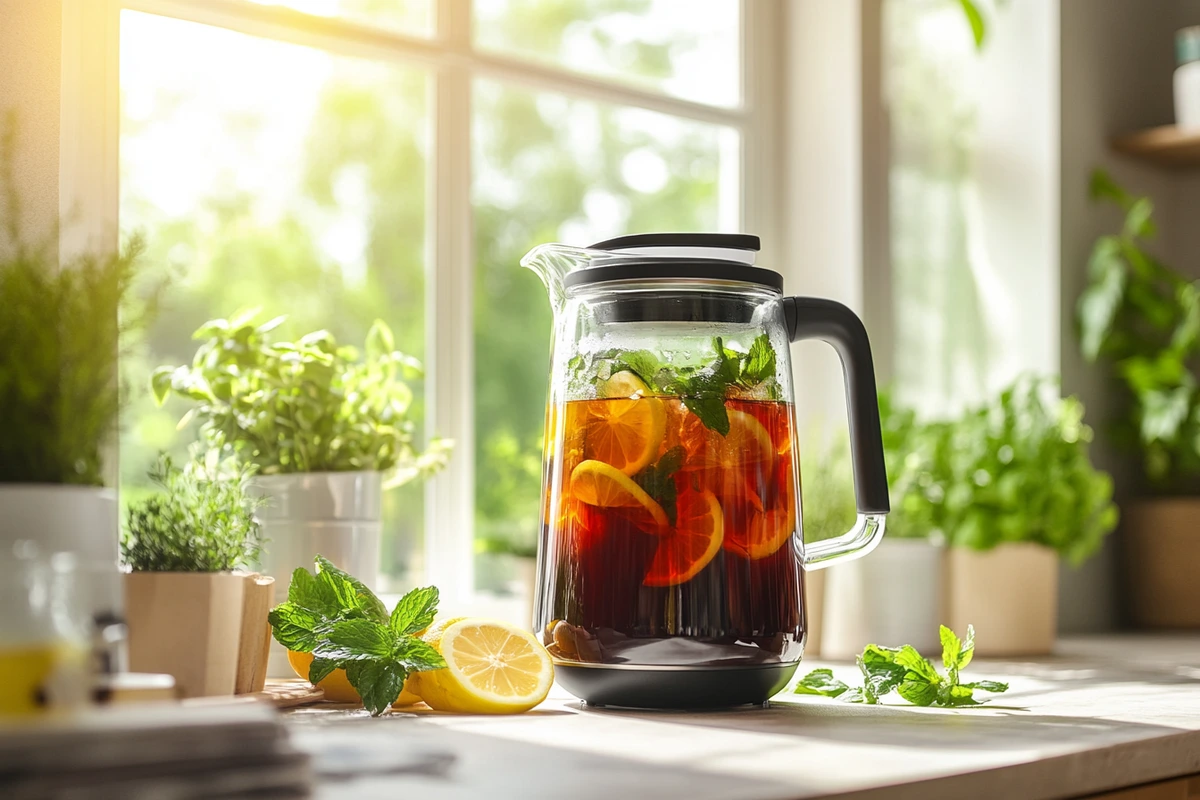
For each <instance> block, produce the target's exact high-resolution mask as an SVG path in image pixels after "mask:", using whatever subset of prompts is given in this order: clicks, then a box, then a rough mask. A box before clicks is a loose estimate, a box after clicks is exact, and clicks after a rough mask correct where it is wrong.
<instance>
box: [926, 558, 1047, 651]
mask: <svg viewBox="0 0 1200 800" xmlns="http://www.w3.org/2000/svg"><path fill="white" fill-rule="evenodd" d="M945 564H946V573H945V575H946V577H945V585H946V614H945V616H946V624H947V625H949V626H950V627H951V628H953V629H954V631H955V633H957V634H958V635H959V636H964V635H966V630H967V625H968V623H969V624H972V625H974V626H975V636H976V642H977V644H976V645H975V654H976V655H977V656H1034V655H1048V654H1049V653H1050V652H1051V651H1052V650H1053V649H1054V640H1055V637H1056V636H1057V633H1058V554H1057V553H1055V552H1054V551H1053V550H1051V549H1050V548H1048V547H1043V546H1042V545H1039V544H1031V543H1025V542H1022V543H1019V544H1002V545H1000V546H999V547H997V548H995V549H992V550H971V549H969V548H965V547H951V548H947V550H946V559H945Z"/></svg>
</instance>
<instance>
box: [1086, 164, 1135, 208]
mask: <svg viewBox="0 0 1200 800" xmlns="http://www.w3.org/2000/svg"><path fill="white" fill-rule="evenodd" d="M1088 194H1089V196H1090V197H1091V198H1092V199H1093V200H1111V201H1113V202H1115V203H1117V204H1118V205H1120V206H1121V207H1125V206H1127V205H1128V204H1129V202H1130V198H1129V194H1128V192H1126V191H1125V190H1124V189H1122V188H1121V187H1120V186H1119V185H1118V184H1117V182H1116V181H1114V180H1113V179H1112V176H1111V175H1109V174H1108V173H1107V172H1106V171H1104V170H1102V169H1095V170H1092V177H1091V181H1090V182H1089V184H1088Z"/></svg>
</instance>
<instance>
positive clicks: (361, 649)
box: [268, 556, 446, 716]
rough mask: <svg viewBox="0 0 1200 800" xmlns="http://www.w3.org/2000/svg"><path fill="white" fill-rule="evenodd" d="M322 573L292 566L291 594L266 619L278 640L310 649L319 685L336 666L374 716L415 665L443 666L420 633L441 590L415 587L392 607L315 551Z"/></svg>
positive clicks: (425, 668) (311, 676)
mask: <svg viewBox="0 0 1200 800" xmlns="http://www.w3.org/2000/svg"><path fill="white" fill-rule="evenodd" d="M316 565H317V573H316V574H315V575H314V574H313V573H311V572H309V571H308V570H306V569H304V568H300V569H297V570H296V571H295V572H294V573H292V582H291V584H289V585H288V599H287V602H286V603H282V604H280V605H278V606H276V607H275V608H273V609H272V610H271V613H270V615H269V616H268V619H269V621H270V623H271V630H272V633H273V634H274V636H275V639H276V641H278V642H279V643H280V644H282V645H283V646H284V647H286V648H288V649H289V650H296V651H298V652H302V653H312V654H313V661H312V665H311V666H310V667H309V669H308V679H309V681H310V682H311V683H313V684H317V683H320V682H321V681H322V680H324V679H325V678H326V677H328V676H329V674H330V673H332V672H333V671H334V670H336V669H345V670H346V678H347V679H348V680H349V681H350V685H351V686H353V687H354V689H355V691H357V692H358V694H359V696H360V697H362V700H363V705H364V706H365V707H366V709H367V710H368V711H370V712H371V715H372V716H378V715H380V714H382V713H383V712H385V711H387V709H388V708H389V707H390V706H391V705H392V703H394V702H396V699H397V698H398V697H399V696H400V692H401V691H403V689H404V682H405V680H407V679H408V676H409V675H410V674H411V673H413V672H426V671H428V670H435V669H442V668H443V667H445V666H446V662H445V661H444V660H443V659H442V657H441V655H439V654H438V652H437V651H436V650H434V649H433V648H432V647H430V646H429V645H428V644H427V643H425V642H424V641H422V640H421V639H419V638H417V637H416V636H415V635H414V634H416V633H417V632H418V631H421V630H423V629H425V628H427V627H429V625H430V624H431V623H432V622H433V619H434V617H435V616H436V615H437V604H438V590H437V588H436V587H433V586H428V587H425V588H422V589H413V590H412V591H411V592H409V593H408V594H406V595H404V597H402V598H400V601H399V602H398V603H397V604H396V607H395V609H393V610H392V613H391V614H388V612H387V608H386V606H384V604H383V602H382V601H381V600H380V599H379V598H378V597H376V596H375V593H374V592H372V591H371V590H370V589H369V588H367V586H366V585H365V584H363V583H362V582H361V581H359V580H357V579H356V578H354V577H353V576H351V575H349V574H347V573H346V572H343V571H342V570H340V569H338V568H337V567H335V566H334V565H333V564H332V563H330V562H329V560H328V559H325V558H322V557H321V556H317V558H316Z"/></svg>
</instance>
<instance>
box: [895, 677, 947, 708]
mask: <svg viewBox="0 0 1200 800" xmlns="http://www.w3.org/2000/svg"><path fill="white" fill-rule="evenodd" d="M909 674H910V677H909V678H907V679H905V681H904V682H903V683H901V684H900V686H899V687H897V691H899V693H900V696H901V697H903V698H904V699H905V700H907V701H908V702H910V703H912V704H913V705H915V706H931V705H933V704H934V703H936V702H937V700H938V687H937V685H936V684H933V683H930V682H929V681H928V680H926V679H924V678H913V677H911V675H912V673H909Z"/></svg>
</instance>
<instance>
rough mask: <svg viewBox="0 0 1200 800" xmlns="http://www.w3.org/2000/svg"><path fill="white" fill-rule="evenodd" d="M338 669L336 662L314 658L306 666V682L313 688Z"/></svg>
mask: <svg viewBox="0 0 1200 800" xmlns="http://www.w3.org/2000/svg"><path fill="white" fill-rule="evenodd" d="M336 669H338V662H336V661H332V660H330V659H326V658H314V659H313V660H312V663H311V664H309V665H308V682H309V683H311V684H313V685H314V686H315V685H317V684H318V683H320V682H321V681H323V680H325V679H326V678H328V677H329V674H330V673H331V672H333V671H334V670H336Z"/></svg>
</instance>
